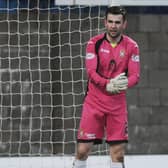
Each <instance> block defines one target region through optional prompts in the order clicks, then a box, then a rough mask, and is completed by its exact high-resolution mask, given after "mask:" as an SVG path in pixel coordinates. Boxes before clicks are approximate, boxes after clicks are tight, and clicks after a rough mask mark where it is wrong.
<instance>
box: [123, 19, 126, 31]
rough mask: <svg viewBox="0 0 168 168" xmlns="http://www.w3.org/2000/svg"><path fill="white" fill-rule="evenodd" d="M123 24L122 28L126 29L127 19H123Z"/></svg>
mask: <svg viewBox="0 0 168 168" xmlns="http://www.w3.org/2000/svg"><path fill="white" fill-rule="evenodd" d="M123 26H124V29H126V27H127V20H125V21H124V25H123Z"/></svg>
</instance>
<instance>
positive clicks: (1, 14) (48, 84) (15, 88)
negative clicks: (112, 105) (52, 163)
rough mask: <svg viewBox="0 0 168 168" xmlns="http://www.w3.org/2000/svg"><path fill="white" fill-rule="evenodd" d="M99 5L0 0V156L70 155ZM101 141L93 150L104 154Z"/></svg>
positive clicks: (99, 27) (100, 19)
mask: <svg viewBox="0 0 168 168" xmlns="http://www.w3.org/2000/svg"><path fill="white" fill-rule="evenodd" d="M104 9H105V7H103V6H92V7H91V6H54V5H53V1H50V0H46V1H40V0H37V1H31V0H27V1H19V0H16V1H10V0H7V1H1V3H0V55H1V57H0V93H1V94H0V129H1V131H0V156H3V157H4V156H6V157H11V156H16V157H17V156H65V155H72V156H73V155H74V153H75V142H76V133H77V129H78V125H79V119H80V115H81V107H82V102H83V98H84V95H85V89H86V82H87V79H86V74H85V69H84V57H85V46H86V43H87V41H88V40H89V38H90V37H91V36H93V35H96V34H97V33H99V32H101V31H103V30H104V25H103V19H104ZM107 152H108V151H107V150H106V146H105V144H103V145H101V146H98V147H95V148H94V149H93V154H106V153H107Z"/></svg>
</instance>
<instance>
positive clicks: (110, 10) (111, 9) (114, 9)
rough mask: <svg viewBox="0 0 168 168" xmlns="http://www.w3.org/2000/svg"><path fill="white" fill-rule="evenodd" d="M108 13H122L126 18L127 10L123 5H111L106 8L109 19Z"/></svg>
mask: <svg viewBox="0 0 168 168" xmlns="http://www.w3.org/2000/svg"><path fill="white" fill-rule="evenodd" d="M108 14H114V15H119V14H121V15H122V16H123V20H124V21H125V20H126V15H127V11H126V9H125V8H124V7H122V6H111V7H108V8H107V9H106V13H105V17H106V19H107V15H108Z"/></svg>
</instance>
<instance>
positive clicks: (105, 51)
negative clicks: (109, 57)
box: [100, 48, 110, 54]
mask: <svg viewBox="0 0 168 168" xmlns="http://www.w3.org/2000/svg"><path fill="white" fill-rule="evenodd" d="M100 52H104V53H107V54H109V53H110V51H109V50H107V49H104V48H101V49H100Z"/></svg>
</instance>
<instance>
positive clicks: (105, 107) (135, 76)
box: [85, 34, 140, 112]
mask: <svg viewBox="0 0 168 168" xmlns="http://www.w3.org/2000/svg"><path fill="white" fill-rule="evenodd" d="M98 43H99V47H98V48H96V45H97V44H98ZM85 64H86V72H87V75H88V89H87V94H86V97H85V101H86V102H88V103H90V104H92V105H94V107H95V108H98V109H100V110H101V111H105V112H117V109H118V108H119V107H120V106H122V105H124V106H125V105H126V93H125V91H122V92H120V93H119V94H115V95H114V94H111V93H108V92H107V91H106V84H107V83H108V82H109V81H110V79H111V78H114V77H115V76H117V75H119V74H120V73H123V72H126V74H127V77H128V87H132V86H134V85H135V84H137V83H138V81H139V77H140V61H139V48H138V45H137V43H136V42H135V41H134V40H132V39H131V38H129V37H128V36H126V35H122V38H121V40H120V42H119V43H118V44H117V45H116V46H115V47H112V45H111V44H110V42H109V41H108V40H107V39H106V34H100V35H97V36H95V37H93V38H91V39H90V40H89V42H88V44H87V47H86V59H85Z"/></svg>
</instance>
